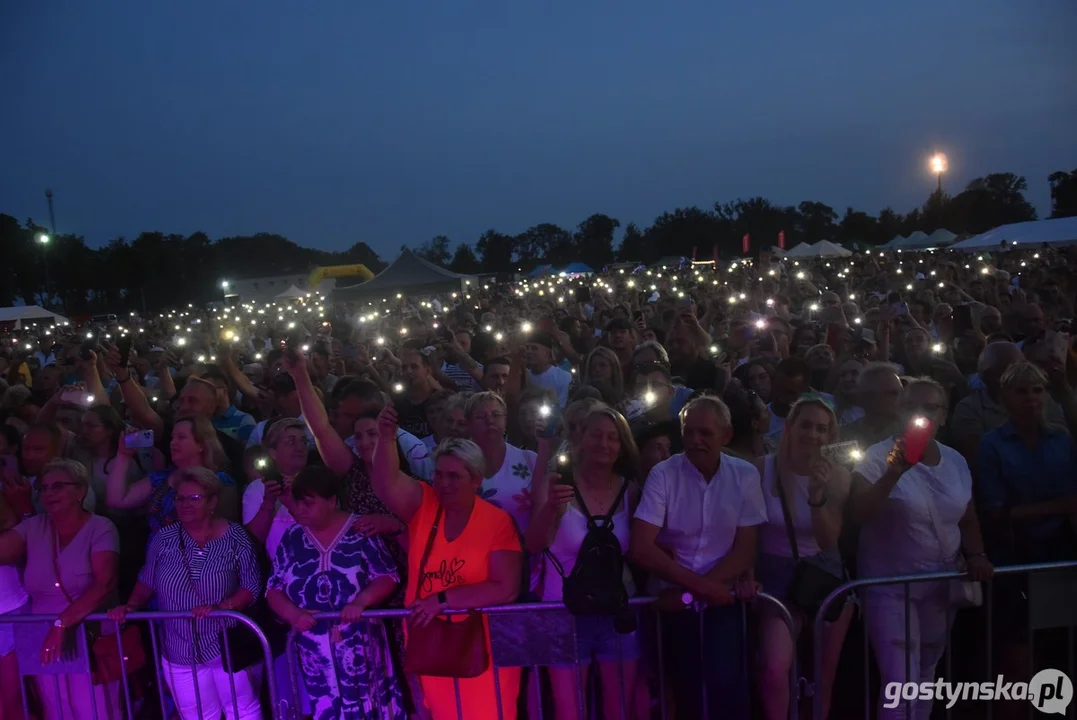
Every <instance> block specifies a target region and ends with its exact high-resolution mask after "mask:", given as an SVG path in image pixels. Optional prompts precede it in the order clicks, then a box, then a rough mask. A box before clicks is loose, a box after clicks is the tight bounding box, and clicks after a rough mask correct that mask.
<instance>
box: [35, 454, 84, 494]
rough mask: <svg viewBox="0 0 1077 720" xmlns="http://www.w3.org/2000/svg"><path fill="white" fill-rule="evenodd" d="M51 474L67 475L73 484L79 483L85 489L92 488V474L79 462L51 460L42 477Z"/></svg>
mask: <svg viewBox="0 0 1077 720" xmlns="http://www.w3.org/2000/svg"><path fill="white" fill-rule="evenodd" d="M50 472H62V473H64V474H65V475H67V476H68V477H69V478H70V479H71V480H72V482H75V483H78V484H79V485H81V486H82V487H84V488H88V487H89V486H90V473H89V472H87V470H86V466H85V465H83V464H82V463H80V462H79V461H78V460H68V459H67V458H57V459H55V460H50V461H49V462H48V463H47V464H46V465H45V467H44V468H42V470H41V477H45V475H47V474H48V473H50Z"/></svg>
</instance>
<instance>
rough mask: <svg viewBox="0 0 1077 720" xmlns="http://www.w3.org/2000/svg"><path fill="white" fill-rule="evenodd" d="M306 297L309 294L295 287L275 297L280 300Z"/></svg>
mask: <svg viewBox="0 0 1077 720" xmlns="http://www.w3.org/2000/svg"><path fill="white" fill-rule="evenodd" d="M306 296H307V292H306V291H305V290H300V289H299V288H297V287H296V286H295V285H292V286H291V287H289V288H288V289H287V290H285V291H284V292H282V293H280V294H279V295H276V296H275V297H276V298H278V299H280V298H284V299H287V298H301V297H306Z"/></svg>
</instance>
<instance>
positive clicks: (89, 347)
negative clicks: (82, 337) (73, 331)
mask: <svg viewBox="0 0 1077 720" xmlns="http://www.w3.org/2000/svg"><path fill="white" fill-rule="evenodd" d="M95 350H97V341H96V340H86V341H84V342H83V343H82V345H80V346H79V357H80V358H82V360H83V361H84V362H89V360H90V353H91V352H94V351H95Z"/></svg>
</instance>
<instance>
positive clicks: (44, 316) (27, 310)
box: [0, 305, 67, 323]
mask: <svg viewBox="0 0 1077 720" xmlns="http://www.w3.org/2000/svg"><path fill="white" fill-rule="evenodd" d="M20 320H22V321H28V322H33V321H35V320H44V321H46V322H47V321H49V320H52V321H54V322H58V323H62V322H67V318H65V317H64V316H63V315H57V314H56V313H54V312H49V311H48V310H46V309H45V308H43V307H40V306H38V305H13V306H11V307H6V308H0V322H18V321H20Z"/></svg>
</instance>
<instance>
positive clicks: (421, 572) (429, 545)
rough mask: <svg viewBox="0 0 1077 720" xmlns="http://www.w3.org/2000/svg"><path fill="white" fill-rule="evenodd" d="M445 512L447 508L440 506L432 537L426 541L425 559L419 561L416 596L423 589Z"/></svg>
mask: <svg viewBox="0 0 1077 720" xmlns="http://www.w3.org/2000/svg"><path fill="white" fill-rule="evenodd" d="M444 512H445V508H443V507H442V506H441V504H440V503H439V504H438V511H437V513H436V514H435V515H434V524H433V525H431V526H430V537H428V538H427V539H426V549H425V550H423V557H422V559H421V560H419V577H417V578H415V582H416V585H415V594H416V595H418V594H419V588H420V587H422V582H423V575H424V574H425V573H426V561H427V560H429V559H430V553H431V551H432V550H433V549H434V540H435V539H437V536H438V526H439V525H441V516H442V514H443V513H444Z"/></svg>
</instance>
